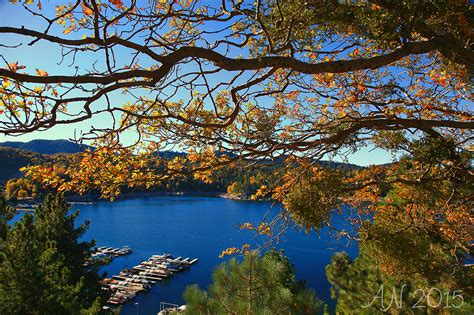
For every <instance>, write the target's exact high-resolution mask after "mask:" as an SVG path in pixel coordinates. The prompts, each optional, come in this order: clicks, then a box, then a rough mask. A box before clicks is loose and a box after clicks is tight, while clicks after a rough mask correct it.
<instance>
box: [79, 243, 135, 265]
mask: <svg viewBox="0 0 474 315" xmlns="http://www.w3.org/2000/svg"><path fill="white" fill-rule="evenodd" d="M131 252H132V249H131V248H130V247H128V246H124V247H122V248H113V247H105V246H102V247H96V248H94V249H93V250H92V254H91V257H90V258H89V259H88V260H87V261H86V262H85V264H84V266H86V267H87V266H90V265H95V264H100V263H110V262H111V261H112V260H114V259H115V258H117V257H119V256H124V255H128V254H130V253H131Z"/></svg>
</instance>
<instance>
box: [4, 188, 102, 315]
mask: <svg viewBox="0 0 474 315" xmlns="http://www.w3.org/2000/svg"><path fill="white" fill-rule="evenodd" d="M3 209H4V207H3ZM3 209H2V213H3V211H5V210H3ZM77 215H78V212H75V213H73V214H69V206H68V205H67V204H66V202H65V201H64V197H63V196H62V195H58V196H56V197H53V196H51V195H48V196H47V197H46V199H45V200H44V202H43V204H41V205H39V206H38V207H37V208H36V214H35V215H34V216H33V215H31V214H26V215H25V216H23V217H22V219H21V220H20V221H19V222H17V223H15V225H14V227H13V228H12V227H8V228H7V231H6V235H5V237H4V247H3V248H2V249H1V253H0V314H22V315H23V314H96V313H98V312H99V311H100V307H101V297H100V296H99V292H100V286H99V280H100V277H99V275H98V273H97V270H96V269H94V268H84V266H83V264H84V262H85V260H86V258H87V257H89V256H90V251H91V248H92V246H93V245H94V243H93V242H78V239H79V238H80V237H81V236H82V235H83V234H84V232H85V231H86V229H87V227H88V223H85V224H82V225H80V226H78V227H75V226H74V221H75V219H76V217H77Z"/></svg>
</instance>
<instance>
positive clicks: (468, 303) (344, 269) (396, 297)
mask: <svg viewBox="0 0 474 315" xmlns="http://www.w3.org/2000/svg"><path fill="white" fill-rule="evenodd" d="M376 256H377V254H376V253H374V249H373V248H372V246H371V244H369V243H365V244H363V245H362V246H361V248H360V253H359V256H358V257H357V258H355V259H354V260H351V259H350V257H349V255H348V254H347V253H345V252H340V253H336V254H334V255H333V257H332V258H331V263H330V264H329V265H328V266H327V267H326V275H327V278H328V281H329V282H330V283H331V285H332V288H331V295H332V297H333V298H337V306H336V311H337V313H339V314H368V315H369V314H370V315H371V314H386V313H389V314H426V313H428V314H431V313H438V312H443V311H446V312H447V313H446V314H472V312H473V311H474V306H473V303H472V289H471V288H470V287H469V286H470V284H469V279H470V277H469V271H468V270H467V268H463V269H462V270H460V271H458V272H456V273H453V274H451V271H450V270H448V269H446V270H444V272H443V271H442V270H433V275H431V277H429V278H426V277H421V276H420V275H417V276H413V275H406V276H404V275H390V274H387V273H384V272H382V271H381V264H380V261H378V260H377V259H376ZM429 263H430V262H429V261H428V262H427V264H429ZM435 273H437V274H438V281H433V278H434V274H435ZM447 275H451V277H452V279H455V280H457V285H456V286H454V287H451V286H450V284H449V283H448V282H443V281H442V280H443V279H446V276H447ZM452 279H451V280H452ZM438 290H440V291H438ZM439 292H441V293H442V294H441V295H439ZM456 292H458V293H457V294H459V295H462V298H461V297H459V295H456ZM461 292H462V294H461ZM438 304H439V305H438ZM453 305H455V306H456V307H453ZM446 306H447V307H446ZM458 306H459V308H458Z"/></svg>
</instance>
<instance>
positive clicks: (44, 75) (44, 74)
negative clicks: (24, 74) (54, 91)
mask: <svg viewBox="0 0 474 315" xmlns="http://www.w3.org/2000/svg"><path fill="white" fill-rule="evenodd" d="M36 74H38V75H39V76H40V77H47V76H48V72H46V71H44V70H41V69H36Z"/></svg>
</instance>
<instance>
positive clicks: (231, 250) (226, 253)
mask: <svg viewBox="0 0 474 315" xmlns="http://www.w3.org/2000/svg"><path fill="white" fill-rule="evenodd" d="M238 252H239V249H238V248H236V247H229V248H226V249H225V250H223V251H222V252H221V253H220V255H219V258H224V257H225V256H229V255H235V254H237V253H238Z"/></svg>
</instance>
